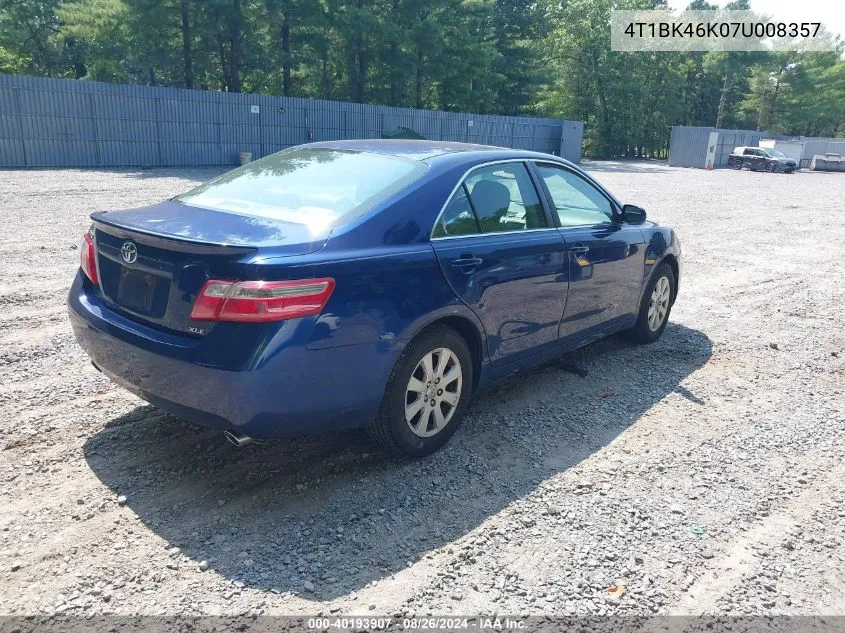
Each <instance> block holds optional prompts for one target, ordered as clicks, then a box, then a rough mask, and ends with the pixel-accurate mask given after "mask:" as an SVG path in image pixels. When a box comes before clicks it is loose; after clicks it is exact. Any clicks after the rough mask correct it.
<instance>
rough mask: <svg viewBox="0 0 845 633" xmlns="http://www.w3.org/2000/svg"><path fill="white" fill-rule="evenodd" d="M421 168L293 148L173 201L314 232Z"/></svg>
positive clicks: (363, 155)
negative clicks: (288, 224) (287, 224)
mask: <svg viewBox="0 0 845 633" xmlns="http://www.w3.org/2000/svg"><path fill="white" fill-rule="evenodd" d="M427 170H428V167H427V165H426V164H425V163H422V162H419V161H415V160H409V159H405V158H398V157H395V156H386V155H383V154H372V153H368V152H359V151H353V150H338V149H328V148H305V149H293V150H287V151H283V152H279V153H278V154H273V155H271V156H267V157H265V158H262V159H260V160H257V161H255V162H252V163H248V164H247V165H244V166H243V167H239V168H238V169H235V170H233V171H230V172H227V173H225V174H223V175H221V176H218V177H217V178H215V179H214V180H211V181H209V182H207V183H205V184H203V185H200V186H199V187H197V188H196V189H193V190H191V191H189V192H188V193H185V194H182V195H181V196H178V197H177V198H176V199H177V200H179V201H180V202H184V203H185V204H190V205H192V206H197V207H203V208H206V209H213V210H215V211H225V212H228V213H237V214H240V215H246V216H251V217H256V218H268V219H270V220H276V221H279V222H288V223H293V224H301V225H306V226H308V227H309V228H311V229H313V230H315V231H318V230H321V229H325V228H331V227H334V226H340V225H342V224H345V223H347V222H349V221H351V220H354V219H355V218H356V217H359V216H361V215H363V214H364V213H366V212H367V211H369V210H371V209H372V208H374V207H375V206H376V205H377V204H379V203H381V202H383V201H384V200H386V199H387V198H389V197H390V196H391V195H393V194H395V193H397V192H398V191H400V190H401V189H403V188H404V187H406V186H408V185H409V184H411V183H412V182H413V181H415V180H417V179H418V178H419V177H420V176H422V175H423V174H424V173H425V172H426V171H427Z"/></svg>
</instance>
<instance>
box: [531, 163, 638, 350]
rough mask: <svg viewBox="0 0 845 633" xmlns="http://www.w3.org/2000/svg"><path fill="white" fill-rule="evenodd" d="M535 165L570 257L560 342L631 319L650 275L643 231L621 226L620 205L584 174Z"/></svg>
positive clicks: (549, 164)
mask: <svg viewBox="0 0 845 633" xmlns="http://www.w3.org/2000/svg"><path fill="white" fill-rule="evenodd" d="M535 167H536V170H537V175H538V176H539V179H540V182H541V183H542V184H543V187H544V188H545V191H546V194H547V195H548V196H549V200H550V203H551V204H550V206H551V207H552V209H553V210H554V212H555V214H556V218H555V219H556V221H557V224H559V226H560V228H559V230H560V233H561V236H562V238H563V239H564V241H565V243H566V246H567V250H568V255H569V258H568V263H569V298H568V300H567V304H566V310H565V312H564V314H563V320H562V321H561V323H560V338H561V339H565V338H568V337H572V336H580V335H583V334H589V333H590V332H591V331H596V330H599V329H602V328H603V327H605V326H607V325H608V324H610V323H611V322H612V321H615V320H621V319H623V318H624V317H626V316H629V315H631V314H632V313H634V312H635V311H636V309H637V305H638V302H639V296H640V290H641V288H642V284H643V276H644V271H645V239H644V238H643V234H642V231H640V229H639V228H638V227H636V226H633V225H629V224H625V223H622V222H620V221H619V209H618V208H617V205H616V203H615V202H614V201H613V200H612V199H611V198H610V197H609V196H607V195H606V194H605V193H604V192H603V191H601V189H599V188H598V187H596V186H595V185H594V184H593V183H592V182H590V181H589V180H588V179H587V178H585V177H584V176H582V175H581V174H579V173H577V172H575V171H574V170H571V169H569V168H567V167H565V166H563V165H560V164H558V163H543V162H538V163H536V164H535Z"/></svg>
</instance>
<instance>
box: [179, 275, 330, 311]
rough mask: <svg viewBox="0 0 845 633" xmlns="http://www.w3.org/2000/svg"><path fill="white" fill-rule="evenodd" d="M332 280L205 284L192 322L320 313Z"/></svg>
mask: <svg viewBox="0 0 845 633" xmlns="http://www.w3.org/2000/svg"><path fill="white" fill-rule="evenodd" d="M333 290H334V279H331V278H329V277H325V278H322V279H296V280H291V281H238V282H235V281H225V280H220V279H209V280H208V281H206V282H205V283H204V284H203V286H202V289H200V292H199V295H197V298H196V301H194V307H193V309H192V310H191V319H193V320H194V321H240V322H262V321H284V320H286V319H296V318H299V317H304V316H309V315H312V314H320V312H322V311H323V308H324V307H325V305H326V302H328V300H329V297H330V296H331V294H332V291H333Z"/></svg>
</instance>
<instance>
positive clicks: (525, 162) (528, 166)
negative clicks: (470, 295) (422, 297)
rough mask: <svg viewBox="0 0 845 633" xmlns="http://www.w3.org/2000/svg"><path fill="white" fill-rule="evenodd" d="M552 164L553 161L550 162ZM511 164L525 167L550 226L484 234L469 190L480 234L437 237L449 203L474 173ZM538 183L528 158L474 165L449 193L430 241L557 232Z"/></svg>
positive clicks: (499, 160) (434, 224) (471, 206)
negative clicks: (486, 168) (436, 230)
mask: <svg viewBox="0 0 845 633" xmlns="http://www.w3.org/2000/svg"><path fill="white" fill-rule="evenodd" d="M548 162H552V161H548ZM511 163H519V164H520V165H522V166H523V167H525V171H526V172H528V176H529V178H531V183H532V184H533V185H534V189H535V191H536V193H537V198H538V201H539V202H540V206H541V207H542V209H543V215H544V216H545V217H546V222H548V223H550V226H546V227H543V228H541V229H524V230H521V231H493V232H490V233H483V232H481V231H480V229H481V225H480V221H479V220H478V214H476V213H475V206H474V205H473V204H472V199H471V198H470V197H469V189H467V200H469V205H470V208H472V212H473V214H474V215H475V220H476V222H479V232H478V233H474V234H471V235H443V236H439V237H438V236H435V235H434V229H435V228H436V227H437V225H438V224H439V223H440V220H441V219H442V217H443V212H444V211H446V207H448V206H449V203H450V202H452V198H453V197H454V196H455V193H456V192H457V191H458V189H460V188H461V187H462V186H464V185H465V184H466V179H467V178H469V176H470V174H472V172H474V171H476V170H478V169H483V168H484V167H490V166H491V165H504V164H511ZM552 164H554V165H558V164H560V163H554V162H552ZM538 184H541V183H538V181H537V178H536V174H535V173H534V169H533V168H532V165H531V160H530V159H527V158H501V159H498V160H491V161H487V162H485V163H479V164H478V165H473V166H472V167H470V168H469V169H467V170H466V171H465V172H464V175H463V176H461V177H460V178H459V179H458V184H456V185H455V186H454V187H453V188H452V191H451V192H449V196H448V197H447V198H446V202H445V203H444V204H443V206H442V207H441V208H440V211H439V212H438V214H437V218H436V219H435V220H434V223H433V224H432V225H431V231H430V232H429V234H428V239H429V241H431V242H433V241H435V240H458V239H461V240H466V239H471V238H474V237H485V236H487V235H524V234H525V233H537V232H539V231H557V226H555V217H554V214H551V216H550V214H549V206H548V202H547V201H546V198H545V189H542V190H541V189H538Z"/></svg>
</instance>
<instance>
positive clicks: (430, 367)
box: [367, 326, 473, 457]
mask: <svg viewBox="0 0 845 633" xmlns="http://www.w3.org/2000/svg"><path fill="white" fill-rule="evenodd" d="M472 372H473V367H472V355H471V354H470V351H469V348H468V347H467V344H466V341H464V339H463V337H461V336H460V335H459V334H458V333H457V332H456V331H455V330H453V329H452V328H449V327H445V326H435V327H432V328H431V329H429V330H427V331H425V332H423V333H422V334H420V335H419V336H418V337H417V338H415V339H414V340H413V341H411V343H410V344H409V345H408V347H407V348H406V349H405V351H404V352H403V353H402V355H401V356H400V357H399V360H398V361H397V362H396V366H395V367H394V369H393V373H392V374H391V375H390V378H389V379H388V381H387V388H386V389H385V393H384V399H383V400H382V405H381V408H380V410H379V413H378V415H377V416H376V419H375V420H374V421H373V423H372V424H371V425H370V427H369V428H368V429H367V430H368V432H369V434H370V437H372V438H373V439H375V440H376V441H378V442H379V443H380V444H381V445H382V446H384V447H385V448H386V449H388V450H389V451H390V452H392V453H398V454H401V455H408V456H410V457H423V456H425V455H429V454H431V453H433V452H434V451H436V450H437V449H439V448H440V447H441V446H443V445H444V444H445V443H446V442H448V441H449V438H450V437H452V435H453V434H454V433H455V431H456V430H457V428H458V425H459V424H460V423H461V420H462V419H463V417H464V413H465V411H466V407H467V404H468V403H469V398H470V394H471V392H472V385H473V382H472V380H473V377H472Z"/></svg>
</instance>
